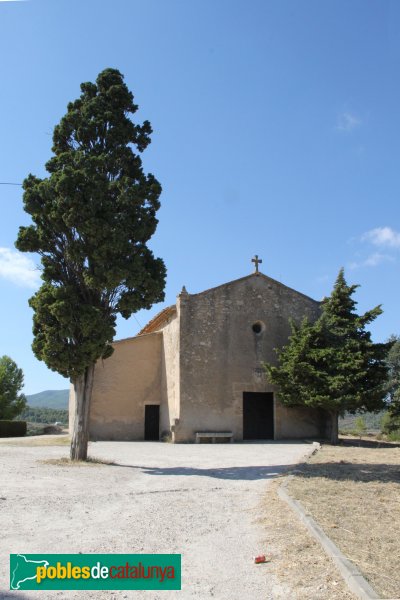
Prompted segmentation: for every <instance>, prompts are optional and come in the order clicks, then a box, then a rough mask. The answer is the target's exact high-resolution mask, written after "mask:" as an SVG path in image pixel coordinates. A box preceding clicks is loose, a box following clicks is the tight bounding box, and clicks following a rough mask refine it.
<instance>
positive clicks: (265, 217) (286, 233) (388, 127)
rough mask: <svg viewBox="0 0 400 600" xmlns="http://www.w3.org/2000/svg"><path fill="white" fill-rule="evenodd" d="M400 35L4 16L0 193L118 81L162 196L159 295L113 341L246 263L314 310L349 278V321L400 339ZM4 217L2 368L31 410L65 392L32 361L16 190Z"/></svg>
mask: <svg viewBox="0 0 400 600" xmlns="http://www.w3.org/2000/svg"><path fill="white" fill-rule="evenodd" d="M399 27H400V4H399V3H398V2H396V1H393V2H391V1H385V0H383V1H382V2H376V1H368V0H362V1H355V0H352V1H349V0H345V1H341V0H335V1H328V0H327V1H324V2H321V1H320V0H315V1H313V0H307V1H305V0H303V1H301V2H299V0H294V1H288V0H276V1H274V2H271V1H268V0H260V1H258V0H250V1H249V0H201V1H199V0H191V1H190V2H187V1H183V0H182V1H175V0H143V1H142V0H141V1H138V0H113V1H112V2H111V1H108V0H107V1H106V0H96V1H95V0H84V1H82V0H79V1H78V0H68V1H66V0H57V2H54V0H48V1H40V0H30V1H27V2H12V1H6V2H5V1H2V0H0V56H1V59H0V81H1V94H0V122H1V127H0V131H1V135H0V182H15V183H18V182H21V181H22V180H23V179H24V177H26V176H27V175H28V173H30V172H31V173H34V174H35V175H38V176H45V170H44V164H45V162H46V161H47V160H48V158H49V157H50V155H51V150H50V149H51V134H52V130H53V127H54V125H56V124H57V122H58V121H59V120H60V118H61V117H62V115H63V114H64V113H65V110H66V105H67V103H68V101H70V100H73V99H75V98H76V97H77V96H78V95H79V91H80V90H79V85H80V83H81V82H83V81H94V80H95V78H96V76H97V74H98V73H99V72H100V71H101V70H103V69H104V68H106V67H114V68H118V69H119V70H120V71H121V72H122V73H123V74H124V75H125V81H126V83H127V85H128V87H129V88H130V89H131V90H132V92H133V93H134V95H135V100H136V102H137V104H139V107H140V110H139V111H138V113H137V114H136V116H137V120H138V121H139V120H144V119H148V120H150V122H151V123H152V126H153V129H154V133H153V136H152V144H151V146H150V147H149V148H148V149H147V150H146V151H145V152H144V154H143V156H142V158H143V162H144V167H145V169H146V171H150V172H153V173H154V175H155V176H156V177H157V178H158V179H159V181H160V182H161V184H162V186H163V194H162V196H161V202H162V208H161V210H160V211H159V226H158V229H157V232H156V235H155V236H154V238H153V239H152V241H151V246H152V248H153V250H154V252H155V253H156V255H158V256H161V257H162V258H163V259H164V260H165V262H166V265H167V268H168V282H167V287H166V300H165V304H163V305H156V306H154V307H153V310H152V311H149V312H143V311H142V312H140V313H138V314H137V315H136V317H132V318H131V319H130V320H129V321H123V320H120V321H119V322H118V332H117V337H128V336H131V335H134V334H135V333H137V331H138V329H139V328H140V325H144V324H145V323H146V321H147V320H148V319H149V318H150V317H151V316H152V315H153V314H154V313H156V312H158V311H159V310H160V309H161V308H162V307H163V306H164V305H168V304H172V303H173V302H174V301H175V297H176V294H177V293H178V292H179V291H180V289H181V288H182V285H185V286H186V287H187V289H188V291H189V293H196V292H200V291H202V290H204V289H207V288H209V287H213V286H215V285H219V284H221V283H224V282H226V281H230V280H232V279H236V278H239V277H243V276H245V275H247V274H249V273H251V272H252V264H251V262H250V260H251V258H252V256H254V254H258V255H260V257H261V258H262V259H263V264H262V271H263V272H264V273H265V274H267V275H269V276H271V277H273V278H276V279H278V280H280V281H282V282H283V283H285V284H286V285H288V286H290V287H293V288H295V289H297V290H299V291H301V292H303V293H305V294H308V295H310V296H311V297H313V298H315V299H318V300H319V299H321V298H322V297H323V296H325V295H328V294H329V293H330V291H331V289H332V285H333V282H334V280H335V278H336V275H337V273H338V271H339V269H340V267H342V266H343V267H344V268H345V273H346V277H347V280H348V282H350V283H359V284H360V286H361V287H360V288H359V290H358V291H357V295H356V299H357V300H358V302H359V304H358V309H359V311H360V312H361V311H365V310H367V309H369V308H372V307H373V306H375V305H377V304H383V309H384V314H383V315H382V316H381V317H379V318H378V319H377V321H376V322H375V323H374V324H373V325H372V332H373V336H374V339H375V340H376V341H380V340H384V339H386V338H387V337H388V336H389V335H390V334H391V333H396V334H400V324H399V311H398V305H399V302H398V297H399V292H400V284H399V261H400V218H399V208H398V207H399V195H400V168H399V160H400V154H399V146H400V110H399V106H400V79H399V72H400V70H399V67H400V36H399V35H398V32H399ZM0 209H1V213H0V214H1V218H0V303H1V304H0V355H2V354H8V355H10V356H11V357H12V358H13V359H14V360H15V361H16V362H17V363H18V365H19V366H21V367H22V368H23V370H24V373H25V386H26V387H25V391H26V393H28V394H29V393H35V392H38V391H41V390H44V389H61V388H65V387H67V385H68V382H67V381H66V380H64V379H63V378H62V377H60V376H59V375H57V374H56V373H52V372H50V371H49V370H48V369H47V368H46V367H45V365H44V364H43V363H40V362H38V361H37V360H36V359H35V358H34V356H33V354H32V351H31V348H30V345H31V342H32V333H31V328H32V313H31V311H30V309H29V307H28V304H27V301H28V298H29V297H30V296H31V295H32V294H33V293H34V291H35V289H37V286H38V281H39V278H38V271H35V270H34V264H38V260H37V257H35V256H31V257H30V258H29V257H27V256H26V255H19V254H18V253H17V252H16V250H15V248H14V241H15V239H16V235H17V231H18V227H19V226H20V225H22V224H26V223H27V222H28V217H27V215H25V213H24V212H23V210H22V194H21V189H20V188H19V187H18V186H5V185H0ZM29 261H30V262H29Z"/></svg>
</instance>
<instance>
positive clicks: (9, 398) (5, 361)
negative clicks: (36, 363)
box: [0, 356, 26, 420]
mask: <svg viewBox="0 0 400 600" xmlns="http://www.w3.org/2000/svg"><path fill="white" fill-rule="evenodd" d="M23 385H24V375H23V373H22V369H19V368H18V367H17V365H16V363H15V362H14V361H13V360H12V359H11V358H10V357H9V356H2V357H0V419H4V420H12V419H14V418H15V417H17V416H18V415H19V414H20V413H21V412H22V411H23V410H24V408H25V407H26V398H25V396H24V394H21V393H20V391H21V389H22V388H23Z"/></svg>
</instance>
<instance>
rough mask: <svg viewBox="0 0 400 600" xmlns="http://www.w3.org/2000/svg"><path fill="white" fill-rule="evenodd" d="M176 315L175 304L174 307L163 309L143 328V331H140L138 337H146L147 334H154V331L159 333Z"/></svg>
mask: <svg viewBox="0 0 400 600" xmlns="http://www.w3.org/2000/svg"><path fill="white" fill-rule="evenodd" d="M175 314H176V306H175V304H173V305H172V306H167V307H166V308H163V310H162V311H160V312H159V313H158V314H156V316H155V317H153V318H152V319H151V321H149V322H148V323H147V325H145V326H144V327H143V329H141V330H140V331H139V333H138V335H144V334H145V333H153V331H157V330H158V329H160V327H161V326H162V325H164V324H165V323H166V322H167V321H168V320H169V319H170V318H171V317H172V316H173V315H175Z"/></svg>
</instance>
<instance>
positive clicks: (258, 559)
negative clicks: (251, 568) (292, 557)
mask: <svg viewBox="0 0 400 600" xmlns="http://www.w3.org/2000/svg"><path fill="white" fill-rule="evenodd" d="M254 562H255V563H256V565H259V564H260V563H265V562H267V559H266V558H265V554H260V556H255V557H254Z"/></svg>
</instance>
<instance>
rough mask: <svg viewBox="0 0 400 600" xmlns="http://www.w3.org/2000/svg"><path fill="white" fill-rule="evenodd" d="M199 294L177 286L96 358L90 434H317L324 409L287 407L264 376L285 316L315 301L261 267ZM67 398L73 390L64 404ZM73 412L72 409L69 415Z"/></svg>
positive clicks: (298, 315)
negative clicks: (171, 297)
mask: <svg viewBox="0 0 400 600" xmlns="http://www.w3.org/2000/svg"><path fill="white" fill-rule="evenodd" d="M253 262H254V263H255V272H254V273H252V274H251V275H248V276H247V277H242V278H241V279H237V280H235V281H231V282H229V283H225V284H223V285H220V286H217V287H215V288H212V289H209V290H206V291H204V292H201V293H199V294H189V293H188V292H187V291H186V289H185V288H183V289H182V291H181V292H180V294H179V295H178V297H177V301H176V304H175V305H173V306H168V307H167V308H164V309H163V310H162V311H161V312H160V313H159V314H158V315H157V316H156V317H154V318H153V319H152V320H151V321H150V322H149V323H148V324H147V325H146V326H145V327H144V328H143V329H142V331H140V333H139V334H138V335H136V336H135V337H131V338H127V339H122V340H118V341H115V342H114V343H113V346H114V353H113V354H112V356H111V357H110V358H107V359H106V360H104V361H102V360H99V361H98V363H97V364H96V368H95V375H94V385H93V394H92V403H91V411H90V437H91V439H93V440H161V439H170V440H171V441H173V442H196V441H198V442H203V441H206V440H207V441H225V440H224V439H223V438H226V441H228V440H229V441H238V442H239V441H242V440H265V439H270V440H282V439H296V438H297V439H299V438H313V437H314V438H321V437H325V436H326V435H327V433H328V431H327V427H328V425H327V422H328V419H327V417H326V415H325V413H324V412H323V411H319V410H315V409H307V408H304V407H296V408H289V407H285V406H283V405H282V404H281V403H280V402H279V390H278V389H277V388H276V387H275V386H273V385H271V384H270V383H269V382H268V380H267V379H266V377H265V374H264V369H263V363H264V362H273V361H276V353H275V351H274V349H275V348H281V347H282V346H283V345H285V344H286V343H287V340H288V336H289V335H290V326H289V320H290V319H294V320H295V321H300V320H301V319H302V318H303V317H304V316H307V317H308V318H309V319H310V320H315V319H316V318H317V317H318V315H319V311H320V304H319V302H316V301H315V300H312V299H311V298H309V297H308V296H305V295H304V294H301V293H300V292H296V291H295V290H293V289H290V288H289V287H286V286H285V285H283V284H282V283H279V282H278V281H275V280H274V279H271V278H270V277H267V276H266V275H264V274H262V273H261V272H259V269H258V265H259V263H260V262H261V260H259V259H258V257H257V256H256V257H255V259H253ZM73 402H74V397H73V393H71V399H70V404H72V403H73ZM70 414H73V411H72V410H71V411H70Z"/></svg>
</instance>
